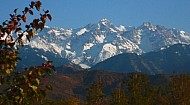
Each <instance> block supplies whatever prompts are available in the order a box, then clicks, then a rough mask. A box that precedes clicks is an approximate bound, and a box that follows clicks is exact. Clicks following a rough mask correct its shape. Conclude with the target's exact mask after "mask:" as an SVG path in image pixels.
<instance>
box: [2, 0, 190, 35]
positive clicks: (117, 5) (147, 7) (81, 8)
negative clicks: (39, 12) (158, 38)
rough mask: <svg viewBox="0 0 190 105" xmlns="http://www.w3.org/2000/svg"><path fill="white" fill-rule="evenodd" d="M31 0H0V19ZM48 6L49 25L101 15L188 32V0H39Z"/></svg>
mask: <svg viewBox="0 0 190 105" xmlns="http://www.w3.org/2000/svg"><path fill="white" fill-rule="evenodd" d="M29 1H31V0H1V3H0V14H1V15H0V22H3V21H4V20H5V19H7V18H9V13H12V11H13V10H14V9H15V8H20V10H21V9H22V8H24V7H25V6H27V5H28V4H29ZM41 1H42V2H43V8H44V9H49V10H50V12H51V14H52V17H53V20H52V22H48V23H47V25H49V26H51V27H62V28H79V27H83V26H85V25H87V24H88V23H97V22H98V21H99V20H100V19H102V18H107V19H109V20H110V21H111V22H112V23H113V24H115V25H125V26H129V25H130V26H139V25H141V24H142V23H143V22H151V23H153V24H155V25H164V26H166V27H168V28H177V29H182V30H185V31H187V32H190V0H41Z"/></svg>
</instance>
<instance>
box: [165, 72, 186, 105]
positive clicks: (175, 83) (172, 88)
mask: <svg viewBox="0 0 190 105" xmlns="http://www.w3.org/2000/svg"><path fill="white" fill-rule="evenodd" d="M189 87H190V75H188V74H180V75H174V76H172V77H171V81H170V83H169V85H168V87H167V90H166V91H165V92H166V93H167V94H166V95H165V97H167V100H168V103H170V105H190V88H189Z"/></svg>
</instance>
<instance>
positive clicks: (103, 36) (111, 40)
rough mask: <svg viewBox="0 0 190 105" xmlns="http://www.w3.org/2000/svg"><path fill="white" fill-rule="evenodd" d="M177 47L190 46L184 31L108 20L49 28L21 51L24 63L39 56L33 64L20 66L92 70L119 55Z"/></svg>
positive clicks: (30, 62)
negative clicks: (67, 66) (47, 64)
mask: <svg viewBox="0 0 190 105" xmlns="http://www.w3.org/2000/svg"><path fill="white" fill-rule="evenodd" d="M175 44H190V35H189V34H188V33H186V32H184V31H182V30H177V29H175V28H173V29H168V28H166V27H164V26H161V25H153V24H151V23H149V22H144V23H143V24H142V25H140V26H138V27H133V26H129V27H126V26H123V25H120V26H115V25H114V24H113V23H111V22H110V21H109V20H108V19H102V20H100V21H99V22H98V23H95V24H92V23H90V24H88V25H86V26H84V27H82V28H78V29H63V28H51V27H48V26H46V27H45V28H44V30H42V31H40V32H38V33H37V35H36V36H34V37H33V39H32V40H31V42H26V46H27V47H24V48H22V50H21V55H20V56H21V58H22V59H23V62H25V60H24V59H27V57H28V58H30V57H31V55H35V57H32V58H31V59H30V60H33V61H27V62H28V63H26V62H25V64H24V65H23V63H20V64H18V66H19V67H23V66H30V65H31V64H32V65H35V64H37V63H38V64H41V63H42V62H44V61H47V60H53V61H54V64H55V65H56V66H61V65H63V64H68V63H73V64H77V65H80V66H81V67H82V68H90V67H92V66H94V65H96V64H97V63H99V62H102V61H104V60H106V59H108V58H110V57H113V56H116V55H119V54H123V53H132V54H136V55H144V54H146V53H149V52H155V51H160V50H162V49H165V48H167V46H172V45H175ZM22 52H24V53H22ZM26 52H27V53H26ZM56 60H57V61H56Z"/></svg>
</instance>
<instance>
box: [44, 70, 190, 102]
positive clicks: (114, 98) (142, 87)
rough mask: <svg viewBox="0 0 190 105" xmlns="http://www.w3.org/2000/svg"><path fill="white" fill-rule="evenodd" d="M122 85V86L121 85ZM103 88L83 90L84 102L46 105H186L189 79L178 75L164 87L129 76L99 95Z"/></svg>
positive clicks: (140, 75)
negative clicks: (84, 91) (107, 91)
mask: <svg viewBox="0 0 190 105" xmlns="http://www.w3.org/2000/svg"><path fill="white" fill-rule="evenodd" d="M123 84H124V85H123ZM105 87H106V86H105V84H104V83H103V82H101V81H98V82H96V83H94V84H92V85H91V86H89V87H88V88H87V89H86V93H87V94H86V100H85V101H82V102H81V100H80V99H79V98H73V97H72V98H71V97H67V98H65V99H64V100H56V101H53V100H51V101H50V100H49V101H47V100H46V101H45V102H44V103H46V104H52V105H53V104H55V105H57V104H59V105H190V88H189V87H190V75H189V74H178V75H172V76H169V77H168V81H165V83H162V84H157V83H151V82H150V78H148V75H146V74H143V73H131V74H130V76H129V78H128V79H127V80H125V82H124V83H120V84H119V85H117V86H116V87H115V89H113V90H112V92H111V95H106V94H105V93H104V91H103V89H104V88H105Z"/></svg>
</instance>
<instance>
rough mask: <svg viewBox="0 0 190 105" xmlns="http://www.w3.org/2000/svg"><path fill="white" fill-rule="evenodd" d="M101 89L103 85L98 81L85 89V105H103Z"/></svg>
mask: <svg viewBox="0 0 190 105" xmlns="http://www.w3.org/2000/svg"><path fill="white" fill-rule="evenodd" d="M103 88H104V84H103V83H102V82H100V81H99V82H96V83H95V84H92V85H91V86H90V87H89V88H87V105H103V99H104V97H105V94H104V93H103Z"/></svg>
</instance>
